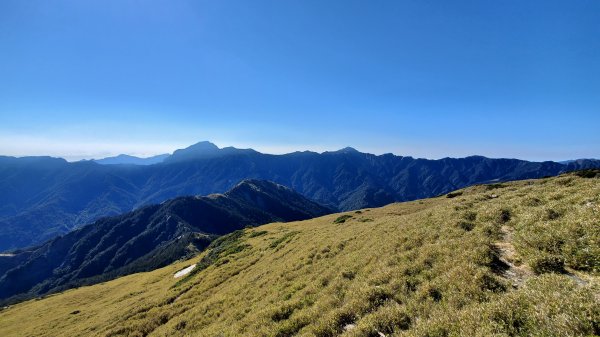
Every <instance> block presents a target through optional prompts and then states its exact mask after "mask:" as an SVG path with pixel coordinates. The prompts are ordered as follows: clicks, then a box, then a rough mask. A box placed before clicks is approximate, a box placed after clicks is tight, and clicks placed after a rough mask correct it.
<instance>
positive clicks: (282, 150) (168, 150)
mask: <svg viewBox="0 0 600 337" xmlns="http://www.w3.org/2000/svg"><path fill="white" fill-rule="evenodd" d="M200 141H208V142H211V143H213V144H215V145H217V146H218V147H219V148H224V147H230V146H231V147H235V148H238V149H253V150H256V151H258V152H261V153H265V154H275V155H281V154H287V153H292V152H296V151H312V152H317V153H323V152H327V151H337V150H340V149H343V148H345V147H352V148H354V149H356V150H357V151H359V152H363V153H370V154H375V155H382V154H385V153H392V154H394V155H397V156H409V157H414V158H424V159H442V158H447V157H449V158H464V157H469V156H485V157H488V158H510V159H521V160H530V161H555V162H561V161H568V160H576V159H597V158H594V157H576V158H564V159H528V158H518V157H514V156H509V155H507V156H489V155H485V154H481V153H465V154H458V155H442V154H440V156H437V157H431V156H421V155H412V154H408V153H397V152H394V151H383V152H381V151H371V150H368V149H363V148H360V147H356V146H352V145H351V144H348V145H340V146H338V147H332V148H324V147H313V148H309V147H307V148H289V147H274V146H266V147H253V146H247V145H243V144H237V145H233V144H224V143H215V142H213V141H210V140H200ZM198 142H199V141H195V142H193V143H190V144H183V145H174V144H170V145H164V144H163V145H160V146H159V145H157V146H155V148H156V149H164V151H163V152H160V151H158V152H152V153H145V152H136V149H137V150H139V149H144V148H145V147H146V146H147V145H148V144H133V146H131V147H127V146H125V147H122V148H123V149H125V150H127V149H128V150H129V151H122V152H109V151H104V152H99V153H97V154H95V155H92V154H72V153H66V154H65V153H62V154H61V153H33V154H27V155H19V154H5V153H0V156H11V157H28V156H50V157H56V158H63V159H65V160H67V161H69V162H76V161H81V160H94V159H95V160H98V159H104V158H109V157H116V156H119V155H129V156H134V157H138V158H149V157H153V156H157V155H164V154H169V155H170V154H172V153H173V152H174V151H175V150H179V149H184V148H186V147H188V146H190V145H193V144H195V143H198ZM93 145H94V146H95V147H96V148H97V147H98V146H106V145H107V144H93Z"/></svg>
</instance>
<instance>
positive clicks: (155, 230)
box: [0, 180, 331, 298]
mask: <svg viewBox="0 0 600 337" xmlns="http://www.w3.org/2000/svg"><path fill="white" fill-rule="evenodd" d="M330 212H331V210H330V209H328V208H326V207H323V206H321V205H319V204H317V203H315V202H312V201H310V200H308V199H306V198H304V197H303V196H301V195H299V194H298V193H296V192H294V191H292V190H291V189H289V188H287V187H284V186H281V185H278V184H274V183H272V182H268V181H260V180H246V181H243V182H241V183H239V184H238V185H236V186H235V187H234V188H233V189H231V190H230V191H228V192H226V193H225V194H214V195H209V196H207V197H180V198H176V199H172V200H168V201H166V202H163V203H162V204H160V205H151V206H145V207H142V208H140V209H138V210H136V211H133V212H129V213H126V214H123V215H120V216H116V217H109V218H102V219H100V220H98V221H96V222H95V223H93V224H90V225H86V226H83V227H82V228H80V229H77V230H75V231H73V232H70V233H69V234H66V235H64V236H62V237H58V238H55V239H53V240H50V241H48V242H46V243H45V244H43V245H41V246H39V247H36V248H33V249H29V250H25V251H20V252H15V253H14V254H12V255H11V256H0V275H2V276H1V277H0V298H8V297H10V296H14V295H17V294H23V293H24V295H22V297H24V298H25V297H30V296H33V295H40V294H44V293H47V292H49V291H52V290H57V289H64V288H68V287H73V286H77V285H82V284H90V283H95V282H98V281H103V280H106V279H110V278H114V277H116V276H119V275H125V274H129V273H132V272H138V271H145V270H151V269H155V268H158V267H162V266H165V265H167V264H169V263H171V262H173V261H175V260H177V259H180V258H184V257H190V256H192V255H193V254H195V253H197V252H198V251H200V250H202V249H203V248H205V247H206V246H207V245H208V244H209V243H210V242H211V240H212V239H213V238H215V237H216V236H219V235H223V234H227V233H231V232H233V231H235V230H238V229H242V228H244V227H246V226H256V225H260V224H265V223H269V222H278V221H295V220H304V219H308V218H313V217H316V216H320V215H324V214H328V213H330Z"/></svg>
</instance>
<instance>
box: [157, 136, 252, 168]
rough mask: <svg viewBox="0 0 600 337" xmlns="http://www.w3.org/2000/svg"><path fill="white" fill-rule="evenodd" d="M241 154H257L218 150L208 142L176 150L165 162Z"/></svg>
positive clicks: (232, 148)
mask: <svg viewBox="0 0 600 337" xmlns="http://www.w3.org/2000/svg"><path fill="white" fill-rule="evenodd" d="M243 153H257V152H256V151H254V150H252V149H238V148H235V147H232V146H229V147H224V148H222V149H220V148H219V147H218V146H216V145H215V144H213V143H211V142H209V141H202V142H198V143H196V144H194V145H191V146H188V147H186V148H185V149H180V150H176V151H175V152H173V154H172V155H171V156H170V157H169V158H168V159H167V160H165V161H166V162H170V163H173V162H183V161H189V160H195V159H206V158H215V157H221V156H226V155H234V154H243Z"/></svg>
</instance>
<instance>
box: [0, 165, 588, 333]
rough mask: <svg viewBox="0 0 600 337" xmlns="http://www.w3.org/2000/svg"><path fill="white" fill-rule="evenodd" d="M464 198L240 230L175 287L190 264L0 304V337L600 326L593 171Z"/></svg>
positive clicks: (470, 191) (468, 192)
mask: <svg viewBox="0 0 600 337" xmlns="http://www.w3.org/2000/svg"><path fill="white" fill-rule="evenodd" d="M461 192H462V195H457V196H455V197H453V198H447V197H440V198H434V199H427V200H421V201H415V202H409V203H402V204H393V205H389V206H386V207H382V208H378V209H370V210H363V211H362V212H361V213H354V212H348V213H345V214H349V215H352V218H349V219H347V220H346V221H344V222H342V223H336V221H335V220H336V218H338V216H339V214H336V215H330V216H325V217H321V218H318V219H313V220H309V221H302V222H294V223H288V224H278V223H275V224H269V225H265V226H261V227H259V228H255V229H251V230H246V231H245V232H244V233H243V236H241V237H236V236H233V237H230V238H229V239H228V240H223V241H222V242H221V247H220V248H222V250H220V253H219V254H213V260H216V262H215V263H213V264H212V265H210V266H208V268H206V269H204V270H202V271H198V272H196V273H193V274H191V275H190V276H189V277H187V278H184V279H183V280H180V281H178V280H175V279H173V276H172V275H173V273H175V272H176V271H177V270H179V269H182V268H184V267H186V266H188V265H189V264H190V263H191V262H190V261H187V262H183V263H178V264H174V265H171V266H169V267H166V268H162V269H159V270H156V271H153V272H150V273H141V274H135V275H130V276H127V277H123V278H120V279H117V280H114V281H111V282H107V283H104V284H99V285H95V286H91V287H84V288H80V289H76V290H71V291H67V292H65V293H62V294H58V295H54V296H50V297H47V298H44V299H41V300H37V301H35V300H34V301H29V302H25V303H22V304H19V305H16V306H13V307H11V308H9V309H6V310H3V311H2V312H0V335H1V336H60V335H65V336H78V335H85V336H88V335H99V336H121V335H130V336H144V335H147V334H150V335H152V336H173V335H190V336H291V335H294V334H297V335H299V336H314V335H316V336H337V335H342V336H378V333H379V332H381V333H383V334H385V335H386V336H390V335H399V336H447V335H474V336H475V335H479V336H491V335H498V336H506V335H522V336H526V335H545V336H550V335H593V334H598V333H600V304H599V303H600V295H599V294H600V290H599V289H600V285H599V279H598V274H599V272H600V260H599V259H600V179H597V178H593V179H584V178H580V177H578V176H575V175H567V176H561V177H558V178H550V179H542V180H535V181H522V182H515V183H510V184H503V185H492V186H476V187H472V188H467V189H464V190H462V191H461ZM337 222H341V221H337ZM265 232H266V233H265ZM252 233H254V234H252ZM247 245H248V246H247ZM228 254H229V255H228ZM201 257H202V256H200V257H198V258H195V259H194V260H192V261H193V262H197V261H199V260H200V258H201ZM206 260H207V259H205V261H206ZM555 272H557V273H555ZM76 311H79V312H78V313H74V312H76ZM348 324H353V325H354V328H353V329H348V330H345V329H344V326H347V325H348Z"/></svg>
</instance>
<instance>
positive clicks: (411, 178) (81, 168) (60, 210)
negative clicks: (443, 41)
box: [0, 142, 600, 251]
mask: <svg viewBox="0 0 600 337" xmlns="http://www.w3.org/2000/svg"><path fill="white" fill-rule="evenodd" d="M592 167H600V161H598V160H578V161H574V162H570V163H568V164H560V163H555V162H543V163H537V162H527V161H522V160H516V159H489V158H485V157H479V156H474V157H467V158H459V159H454V158H444V159H440V160H427V159H414V158H412V157H402V156H395V155H392V154H384V155H380V156H376V155H372V154H367V153H361V152H358V151H356V150H354V149H352V148H346V149H343V150H340V151H335V152H325V153H321V154H319V153H314V152H294V153H289V154H285V155H268V154H263V153H259V152H256V151H254V150H250V149H246V150H244V149H235V148H224V149H219V148H218V147H216V146H215V145H214V144H211V143H208V142H202V143H199V144H196V145H193V146H191V147H189V148H187V149H183V150H178V151H175V153H174V154H173V155H171V156H170V157H168V158H166V159H165V160H164V162H163V163H160V164H156V165H148V166H139V165H137V166H136V165H99V164H96V163H94V162H78V163H67V162H66V161H64V160H62V159H55V158H9V157H0V251H2V250H6V249H12V248H18V247H25V246H28V245H31V244H37V243H39V242H43V241H44V240H46V239H49V238H52V237H54V236H56V235H59V234H62V233H66V232H68V231H69V230H71V229H73V228H76V227H77V226H78V225H81V224H85V223H90V222H92V221H94V220H96V219H98V218H99V217H102V216H109V215H116V214H120V213H123V212H127V211H130V210H132V209H135V208H138V207H141V206H143V205H147V204H152V203H159V202H162V201H164V200H167V199H170V198H174V197H177V196H181V195H206V194H210V193H222V192H224V191H227V190H228V189H230V188H231V187H232V186H234V185H235V184H237V183H238V182H239V181H241V180H243V179H247V178H257V179H265V180H271V181H275V182H277V183H280V184H282V185H285V186H289V187H291V188H293V189H294V190H296V191H298V192H299V193H301V194H302V195H304V196H305V197H308V198H310V199H312V200H315V201H317V202H319V203H321V204H324V205H328V206H330V207H334V208H337V209H339V210H351V209H358V208H362V207H374V206H382V205H385V204H388V203H390V202H393V201H406V200H414V199H418V198H425V197H430V196H435V195H439V194H443V193H446V192H449V191H452V190H455V189H457V188H462V187H465V186H469V185H473V184H478V183H485V182H493V181H508V180H518V179H527V178H537V177H544V176H553V175H557V174H559V173H561V172H566V171H572V170H576V169H581V168H592Z"/></svg>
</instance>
